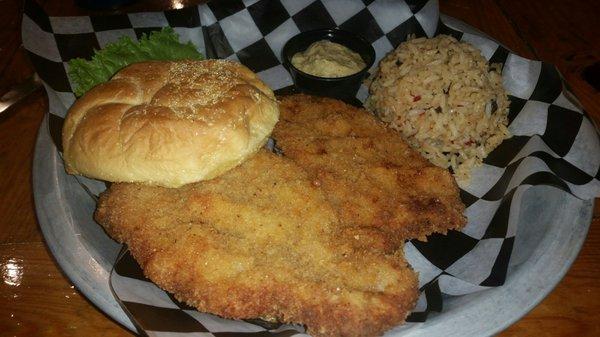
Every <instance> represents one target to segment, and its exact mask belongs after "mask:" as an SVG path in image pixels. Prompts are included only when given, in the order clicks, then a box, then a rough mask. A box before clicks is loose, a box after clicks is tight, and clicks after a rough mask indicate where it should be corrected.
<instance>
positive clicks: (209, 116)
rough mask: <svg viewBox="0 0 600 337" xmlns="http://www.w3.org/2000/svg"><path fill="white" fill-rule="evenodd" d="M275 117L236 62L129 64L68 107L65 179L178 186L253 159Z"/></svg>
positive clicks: (264, 91) (267, 97) (256, 82)
mask: <svg viewBox="0 0 600 337" xmlns="http://www.w3.org/2000/svg"><path fill="white" fill-rule="evenodd" d="M278 118H279V110H278V106H277V102H276V100H275V96H274V95H273V92H272V91H271V89H270V88H269V87H268V86H267V85H265V84H264V83H263V82H262V81H261V80H260V79H259V78H258V77H257V76H256V74H254V73H253V72H252V71H250V70H249V69H248V68H246V67H245V66H243V65H241V64H239V63H236V62H231V61H224V60H206V61H176V62H175V61H174V62H162V61H151V62H142V63H136V64H133V65H130V66H128V67H126V68H124V69H123V70H121V71H119V72H118V73H117V74H116V75H115V76H114V77H113V78H112V79H111V80H110V81H108V82H106V83H103V84H100V85H98V86H96V87H94V88H93V89H92V90H90V91H89V92H87V93H86V94H85V95H84V96H83V97H81V98H80V99H79V100H77V101H76V102H75V104H73V106H72V107H71V109H70V110H69V112H68V114H67V118H66V120H65V124H64V127H63V133H62V141H63V150H64V153H63V158H64V161H65V166H66V170H67V172H68V173H70V174H80V175H84V176H88V177H91V178H95V179H101V180H106V181H111V182H138V183H144V184H149V185H159V186H164V187H179V186H181V185H184V184H188V183H192V182H196V181H201V180H207V179H211V178H214V177H216V176H218V175H220V174H221V173H223V172H225V171H227V170H229V169H231V168H233V167H235V166H237V165H238V164H240V163H241V162H242V161H244V160H245V159H246V158H248V157H249V156H251V155H253V154H254V153H255V152H256V151H258V149H259V148H261V147H262V146H263V145H264V143H265V142H266V141H267V139H268V137H269V135H270V133H271V131H272V130H273V127H274V126H275V123H277V120H278Z"/></svg>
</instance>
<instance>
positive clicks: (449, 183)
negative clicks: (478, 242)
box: [272, 95, 466, 251]
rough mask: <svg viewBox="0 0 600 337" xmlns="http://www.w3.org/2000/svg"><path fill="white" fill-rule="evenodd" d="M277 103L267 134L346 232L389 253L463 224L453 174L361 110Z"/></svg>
mask: <svg viewBox="0 0 600 337" xmlns="http://www.w3.org/2000/svg"><path fill="white" fill-rule="evenodd" d="M280 100H281V102H280V113H281V115H280V121H279V123H278V124H277V125H276V126H275V130H274V131H273V134H272V137H274V138H275V140H276V142H277V146H278V147H279V148H281V150H283V153H284V155H285V156H286V157H287V158H290V159H291V160H293V161H294V162H295V163H297V164H298V165H299V166H301V167H302V168H303V169H304V170H305V171H306V172H307V173H308V175H309V177H310V179H311V180H312V182H313V184H314V185H315V186H320V187H321V188H322V189H323V191H324V192H325V196H326V197H327V200H328V201H329V202H330V204H331V205H332V206H333V208H334V210H335V211H336V213H337V215H338V216H339V218H340V221H341V224H342V226H344V227H345V228H346V232H347V233H346V234H348V235H349V236H358V237H360V236H364V237H365V238H366V239H365V244H366V242H368V244H369V245H371V246H374V247H378V248H382V249H384V250H386V251H390V250H394V249H397V248H398V247H399V245H401V243H402V242H403V241H404V240H406V239H412V238H419V239H425V236H426V235H428V234H431V233H434V232H438V233H445V232H446V231H447V230H449V229H460V228H461V227H462V226H464V224H465V223H466V219H465V217H464V216H463V211H464V205H463V204H462V202H461V200H460V198H459V189H458V186H457V185H456V182H455V181H454V179H453V178H452V175H451V174H450V173H449V172H448V171H446V170H443V169H441V168H438V167H436V166H434V165H433V164H431V163H430V162H429V161H427V160H426V159H425V158H423V157H422V156H421V155H420V154H419V153H417V152H416V151H415V150H413V149H412V148H411V147H410V146H409V145H408V144H407V143H406V142H404V141H403V140H402V138H401V136H400V135H399V134H398V133H397V132H396V131H394V130H391V129H388V128H386V127H385V126H384V125H383V124H382V123H380V122H379V121H377V120H376V119H375V118H374V117H373V116H372V115H371V114H369V113H368V112H366V110H364V109H359V108H355V107H353V106H350V105H347V104H344V103H342V102H340V101H337V100H333V99H329V98H321V97H314V96H307V95H292V96H284V97H281V98H280Z"/></svg>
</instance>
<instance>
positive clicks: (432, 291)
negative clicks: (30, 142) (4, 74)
mask: <svg viewBox="0 0 600 337" xmlns="http://www.w3.org/2000/svg"><path fill="white" fill-rule="evenodd" d="M164 26H172V27H174V29H175V31H176V32H177V33H178V34H179V35H180V36H181V39H182V40H183V41H192V42H193V43H194V44H195V45H196V46H197V47H198V49H199V50H201V51H202V52H204V53H205V54H206V55H207V57H210V58H227V59H233V60H238V61H240V62H242V63H244V64H245V65H247V66H248V67H250V68H251V69H252V70H254V71H255V72H257V73H258V74H259V76H260V77H261V78H262V79H263V80H264V81H266V82H267V83H268V84H269V85H270V86H271V87H272V88H274V89H281V90H285V89H286V88H289V86H290V85H291V84H292V80H291V77H290V76H289V74H288V73H287V71H286V70H285V69H284V68H283V66H282V65H281V60H280V53H281V49H282V47H283V44H284V43H285V42H286V41H287V40H288V39H289V38H291V37H292V36H294V35H295V34H297V33H299V32H301V31H306V30H310V29H316V28H324V27H340V28H343V29H346V30H350V31H354V32H356V33H358V34H360V35H362V36H364V37H365V38H366V39H367V40H368V41H370V42H371V43H372V45H373V47H374V48H375V50H376V55H377V61H378V60H380V59H381V58H382V57H383V56H384V55H385V54H386V53H387V52H389V51H390V50H392V49H393V48H395V47H396V46H397V45H398V44H399V43H400V42H401V41H404V40H405V39H406V36H407V35H408V34H415V35H417V36H425V35H426V36H433V35H435V34H449V35H452V36H454V37H456V38H457V39H460V40H462V41H467V42H470V43H471V44H473V45H475V46H476V47H477V48H479V49H480V50H481V52H482V54H483V55H484V56H485V57H486V59H488V60H489V61H490V62H491V63H501V64H503V65H504V67H503V78H504V85H505V87H506V88H507V90H508V92H509V93H510V100H511V105H510V112H509V120H510V127H509V129H510V131H511V133H512V134H513V137H512V138H511V139H508V140H506V141H504V142H503V143H502V144H501V145H500V146H499V147H498V148H497V149H495V150H494V151H493V152H492V153H491V154H490V155H489V156H488V157H487V158H486V159H485V161H484V164H483V165H482V166H481V167H480V168H478V169H476V170H475V171H474V173H473V177H472V181H471V184H470V185H469V186H465V187H463V188H462V189H461V198H462V200H463V202H464V203H465V205H466V206H467V210H466V215H467V216H468V219H469V221H468V224H467V226H466V227H465V228H464V229H463V230H462V231H461V232H457V231H452V232H450V233H448V235H432V236H430V237H429V240H428V242H426V243H424V242H420V241H416V240H414V241H411V242H409V243H407V245H406V247H405V253H406V256H407V258H408V260H409V262H410V263H411V265H413V267H414V268H415V269H416V270H417V271H419V274H420V276H419V277H420V286H421V290H422V296H421V298H420V300H419V303H418V305H417V308H416V309H415V310H414V312H413V314H412V315H411V316H410V317H409V320H411V321H424V320H425V319H426V318H427V315H428V314H429V313H430V312H435V311H438V312H439V311H441V310H442V306H443V296H442V295H443V294H444V295H451V296H459V295H463V294H468V293H472V292H476V291H481V290H485V289H488V288H490V287H495V286H500V285H502V284H503V283H504V282H505V280H506V278H507V276H509V275H507V273H508V271H509V264H510V262H511V260H510V257H511V254H512V253H513V252H512V251H513V248H514V245H515V235H516V232H517V223H518V215H519V210H520V208H521V206H522V204H523V201H522V194H523V192H524V191H525V190H526V189H527V188H528V187H529V186H533V185H550V186H554V187H556V188H558V189H561V190H563V191H565V192H566V193H571V194H573V195H575V196H577V197H580V198H588V199H589V198H594V197H596V196H598V195H600V138H599V137H598V131H597V130H596V128H595V127H594V126H593V125H592V123H591V122H590V120H589V118H588V117H587V116H586V115H585V113H584V112H582V111H581V109H580V108H578V107H577V106H576V105H575V104H574V103H572V102H573V101H574V100H573V98H572V96H571V95H570V93H569V92H568V91H567V90H565V88H563V84H562V83H563V82H562V78H561V76H560V74H559V73H558V72H557V71H556V69H555V68H554V67H553V66H552V65H549V64H547V63H543V62H539V61H531V60H527V59H524V58H522V57H519V56H517V55H515V54H513V53H511V52H510V51H509V50H507V49H506V48H504V47H503V46H500V45H498V44H497V43H496V42H494V41H492V40H490V39H488V38H485V37H482V36H480V35H478V34H477V33H475V32H470V31H461V30H458V29H456V28H451V27H449V26H448V25H445V24H443V23H441V22H440V21H439V12H438V6H437V1H434V0H429V1H415V0H413V1H408V0H406V1H366V0H365V1H350V0H346V1H325V0H316V1H315V0H272V1H267V0H262V1H220V2H215V3H214V4H213V3H209V4H208V5H201V6H198V7H192V8H187V9H183V10H175V11H168V12H149V13H135V14H127V15H120V16H108V17H94V16H92V17H87V16H85V17H48V16H47V15H46V14H45V13H44V12H43V11H42V10H41V9H40V8H39V7H38V6H37V5H36V4H35V3H34V2H33V1H26V6H25V16H24V18H23V42H24V45H25V47H26V48H27V50H28V52H29V56H30V58H31V61H32V62H33V64H34V66H35V68H36V70H37V72H38V74H39V75H40V77H41V78H42V79H43V80H44V82H45V83H46V88H47V91H48V96H49V100H50V128H51V134H52V135H53V138H54V139H55V143H56V145H57V149H58V150H60V130H61V127H62V116H64V114H65V111H66V109H67V107H68V106H70V105H71V104H72V103H73V101H74V99H75V97H74V95H73V94H72V93H71V83H69V80H68V77H67V75H66V73H67V64H66V61H68V60H69V59H70V58H72V57H85V58H89V57H90V56H91V55H92V53H93V50H94V49H98V48H101V47H103V46H104V45H106V44H107V43H109V42H112V41H115V40H116V39H117V38H118V37H119V36H122V35H128V36H131V37H132V38H137V37H139V36H140V35H141V34H142V33H145V32H149V31H152V30H157V29H160V27H164ZM366 94H367V93H366V90H365V88H364V87H363V88H362V89H361V91H359V93H358V95H357V97H358V98H359V99H361V100H362V99H364V98H365V97H366ZM80 182H81V185H82V187H84V188H85V189H86V190H87V191H88V192H89V194H90V196H92V197H95V195H96V194H97V193H98V192H100V191H101V190H102V189H103V188H104V186H103V185H102V184H98V183H97V182H93V181H89V180H87V179H85V178H80ZM111 285H112V288H113V291H114V293H115V295H116V297H117V298H118V299H119V300H120V302H121V303H122V305H123V308H124V309H125V311H126V312H128V313H129V314H130V316H131V318H132V319H133V321H134V322H135V323H136V324H137V325H138V327H139V329H140V331H143V332H145V333H146V334H148V335H150V336H161V335H164V333H165V332H177V333H183V335H185V334H187V333H202V334H206V335H217V336H219V335H223V336H225V335H227V336H231V335H232V333H234V332H235V333H237V334H259V335H261V336H266V335H273V334H276V335H278V336H279V335H280V336H291V335H295V334H301V333H302V330H301V329H300V330H299V331H298V330H296V328H297V327H296V328H295V327H291V326H282V327H278V328H275V329H273V328H272V327H269V328H264V327H262V326H260V325H256V324H251V323H248V322H239V321H228V320H223V319H220V318H216V317H214V316H211V315H206V314H201V313H198V312H196V311H195V310H193V309H192V308H189V307H187V306H185V305H183V304H181V303H179V302H177V301H176V300H174V299H173V298H172V297H171V296H170V295H168V294H166V293H165V292H163V291H161V290H160V289H158V288H157V287H156V286H155V285H154V284H152V283H151V282H149V281H148V280H146V279H145V278H144V277H143V275H142V273H141V270H140V268H139V266H137V264H136V263H135V261H133V259H132V258H131V256H130V255H129V254H128V253H124V254H123V255H122V257H121V258H119V259H118V261H117V263H116V265H115V269H114V272H113V273H112V278H111ZM157 317H160V319H156V318H157ZM178 336H179V335H178Z"/></svg>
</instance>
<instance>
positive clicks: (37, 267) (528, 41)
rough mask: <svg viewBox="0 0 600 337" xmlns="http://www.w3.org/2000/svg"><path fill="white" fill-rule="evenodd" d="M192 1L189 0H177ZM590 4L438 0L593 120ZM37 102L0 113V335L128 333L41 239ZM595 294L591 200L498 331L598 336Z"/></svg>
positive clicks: (0, 33) (1, 80)
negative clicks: (554, 272) (567, 261)
mask: <svg viewBox="0 0 600 337" xmlns="http://www.w3.org/2000/svg"><path fill="white" fill-rule="evenodd" d="M40 2H41V3H42V4H43V5H44V7H45V8H48V9H49V10H51V11H54V13H55V14H56V13H60V14H62V15H67V14H78V13H79V14H80V13H84V12H85V10H82V9H80V8H77V7H75V6H73V2H72V1H40ZM191 2H194V3H197V2H198V1H185V3H186V4H187V3H191ZM143 6H150V7H146V8H154V9H158V8H173V6H174V2H172V1H149V2H147V1H138V2H137V3H135V4H134V5H133V6H130V7H127V8H125V9H124V11H136V10H140V9H141V8H142V7H143ZM169 6H171V7H169ZM598 6H599V2H594V1H558V0H548V1H544V0H531V1H508V0H480V1H476V0H453V1H448V0H442V1H440V7H441V9H442V11H443V12H444V13H446V14H449V15H451V16H454V17H456V18H459V19H461V20H463V21H465V22H467V23H468V24H470V25H472V26H474V27H476V28H478V29H480V30H482V31H484V32H485V33H487V34H489V35H490V36H493V37H494V38H496V39H497V40H499V41H500V42H502V43H503V44H505V45H506V46H508V47H509V48H510V49H512V50H514V51H515V52H517V53H518V54H520V55H522V56H525V57H528V58H538V59H541V60H544V61H546V62H550V63H554V64H556V65H557V66H558V68H559V69H560V71H561V72H562V73H563V75H564V76H565V78H566V79H567V81H568V82H569V84H570V86H571V87H572V90H573V91H574V92H575V94H576V95H577V96H578V97H579V98H580V100H581V102H582V103H583V105H584V107H585V108H586V110H587V112H588V113H589V114H590V115H592V116H593V118H594V119H595V120H596V121H598V120H600V105H599V104H600V97H599V93H598V91H596V90H595V89H594V88H592V87H591V86H590V85H589V84H588V83H587V82H586V81H585V80H584V79H583V78H582V76H581V73H582V71H583V69H585V68H586V67H587V66H589V65H591V64H594V63H596V62H598V55H599V54H598V51H599V48H600V40H599V39H600V34H599V31H598V28H596V26H597V21H598V15H599V14H600V11H599V10H598ZM20 8H21V2H20V1H2V2H0V46H1V51H0V74H1V77H0V92H1V91H4V90H5V89H6V88H8V87H9V86H10V85H13V84H15V83H18V82H21V81H23V80H25V79H26V78H27V77H29V76H30V75H31V74H32V69H31V66H30V65H29V63H28V61H27V59H26V57H25V54H24V52H23V51H22V49H20V48H19V46H20V44H21V42H20V41H21V40H20V20H21V19H20ZM564 13H568V15H564ZM46 108H47V102H46V98H45V96H44V94H43V92H42V91H39V92H37V93H35V94H34V95H32V96H30V97H29V98H28V99H27V100H25V101H24V102H22V104H21V105H19V106H17V107H16V108H15V109H12V110H11V111H10V112H9V113H8V114H4V115H3V116H0V173H1V174H0V190H1V191H2V192H3V193H2V194H1V196H0V271H1V273H2V277H3V283H1V284H0V301H1V302H0V303H1V304H0V336H19V337H21V336H22V337H25V336H48V337H50V336H53V337H58V336H61V337H62V336H67V337H71V336H96V335H101V336H109V337H113V336H132V334H131V333H130V332H128V331H127V330H125V329H124V328H122V327H121V326H120V325H118V324H117V323H115V322H114V321H112V320H111V319H110V318H108V317H106V316H105V315H104V314H103V313H101V312H100V311H99V310H98V309H97V308H96V307H94V306H93V305H92V304H91V303H90V302H88V301H87V300H86V299H85V298H84V297H83V296H82V295H81V294H80V293H79V292H78V291H77V289H74V288H72V285H71V283H70V282H69V280H68V279H66V278H65V277H64V275H63V274H62V273H61V272H60V270H59V268H58V266H57V265H56V263H55V262H54V260H53V259H52V257H51V256H50V255H49V253H48V251H47V249H46V248H45V245H44V243H43V240H42V237H41V234H40V231H39V228H38V225H37V222H36V219H35V213H34V206H33V200H32V191H31V179H30V177H31V163H32V158H33V146H34V141H35V137H36V134H37V130H38V128H39V124H40V122H41V119H42V117H43V114H44V113H45V111H46ZM11 268H12V269H11ZM15 273H17V274H19V273H20V274H19V275H20V276H19V282H14V280H13V279H11V277H12V276H11V275H13V274H15ZM16 283H18V285H17V284H16ZM599 298H600V202H598V200H597V201H596V209H595V213H594V219H593V222H592V225H591V228H590V232H589V234H588V238H587V239H586V242H585V244H584V246H583V249H582V251H581V253H580V255H579V257H578V258H577V260H576V261H575V263H574V264H573V266H572V267H571V269H570V270H569V272H568V274H567V276H566V277H565V278H564V279H563V281H562V282H561V283H560V284H559V285H558V286H557V288H556V289H555V290H554V291H553V292H552V293H551V294H550V295H549V296H548V297H547V298H546V299H545V300H544V301H543V302H542V303H540V305H538V306H537V307H536V308H535V309H534V310H533V311H532V312H530V313H529V314H528V315H527V316H525V317H524V318H522V319H521V320H519V321H518V322H516V323H515V324H513V325H512V326H511V327H510V328H509V329H507V330H506V331H504V332H503V333H502V334H501V335H502V336H533V335H543V336H600V301H599V300H598V299H599Z"/></svg>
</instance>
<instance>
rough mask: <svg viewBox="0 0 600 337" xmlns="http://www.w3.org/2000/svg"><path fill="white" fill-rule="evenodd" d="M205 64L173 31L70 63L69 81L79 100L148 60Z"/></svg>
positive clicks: (114, 46)
mask: <svg viewBox="0 0 600 337" xmlns="http://www.w3.org/2000/svg"><path fill="white" fill-rule="evenodd" d="M183 59H193V60H202V59H204V56H203V55H202V54H201V53H200V52H199V51H198V50H197V49H196V47H195V46H194V45H193V44H192V43H191V42H188V43H181V42H179V36H178V35H177V33H175V31H174V30H173V28H171V27H165V28H163V29H162V30H160V31H154V32H151V33H150V35H147V34H143V35H142V37H141V38H140V39H139V41H133V40H132V39H131V38H130V37H128V36H123V37H121V38H120V39H119V40H118V41H116V42H113V43H110V44H107V45H106V46H105V47H104V48H103V49H101V50H96V51H95V54H94V56H93V57H92V59H91V60H85V59H82V58H75V59H72V60H70V61H69V78H70V79H71V83H73V87H74V88H73V92H74V93H75V95H76V96H77V97H79V96H81V95H83V94H84V93H86V92H87V91H88V90H90V89H91V88H93V87H95V86H96V85H98V84H100V83H104V82H106V81H108V80H109V79H110V78H111V77H112V76H113V75H114V74H115V73H117V72H118V71H119V70H121V69H123V68H124V67H126V66H128V65H130V64H132V63H136V62H141V61H147V60H183Z"/></svg>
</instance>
